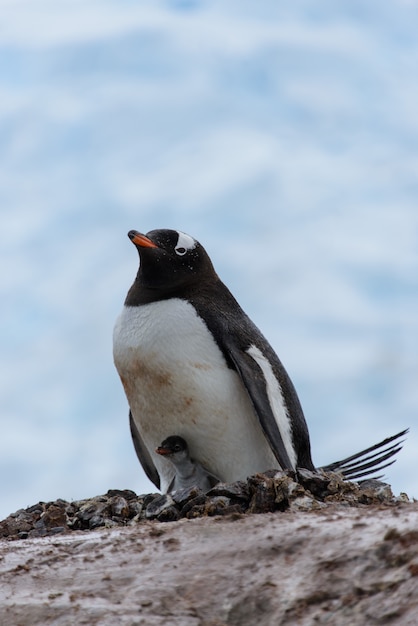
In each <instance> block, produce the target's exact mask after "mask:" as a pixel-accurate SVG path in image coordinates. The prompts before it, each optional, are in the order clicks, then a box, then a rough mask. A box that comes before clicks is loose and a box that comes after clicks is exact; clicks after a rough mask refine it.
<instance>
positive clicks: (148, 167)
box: [0, 0, 418, 518]
mask: <svg viewBox="0 0 418 626" xmlns="http://www.w3.org/2000/svg"><path fill="white" fill-rule="evenodd" d="M417 27H418V4H417V2H416V1H412V0H410V1H407V0H394V1H393V2H390V3H389V2H387V3H383V2H381V0H369V1H368V2H367V3H366V2H363V0H342V1H341V2H338V3H337V2H334V1H333V0H323V1H322V2H321V3H312V2H310V1H309V0H295V1H292V2H277V0H258V1H257V2H252V1H251V2H250V1H247V0H227V1H225V0H211V1H209V0H206V1H205V0H202V1H199V2H198V1H193V0H189V1H187V0H183V1H181V0H178V1H174V0H172V1H169V0H166V1H162V0H152V1H148V2H146V1H144V0H135V1H133V0H100V1H99V0H71V1H70V0H61V1H60V2H56V0H0V125H1V126H0V212H1V245H0V249H1V265H2V271H1V276H0V288H1V294H2V306H1V335H2V338H1V345H2V349H1V366H0V367H1V377H0V385H1V412H0V419H1V431H0V467H1V486H0V508H1V510H0V518H3V517H5V516H6V515H7V514H9V513H10V512H12V511H14V510H16V509H18V508H21V507H25V506H28V505H31V504H34V503H35V502H37V501H38V500H44V501H45V500H51V499H56V498H58V497H61V498H65V499H68V500H71V499H80V498H84V497H89V496H94V495H97V494H100V493H103V492H106V491H107V489H109V488H131V489H134V490H135V491H137V492H140V493H141V492H150V491H154V488H153V486H152V485H151V483H149V482H148V480H147V479H146V478H145V475H144V474H143V472H142V469H141V467H140V465H139V464H138V462H137V460H136V457H135V453H134V450H133V446H132V444H131V441H130V435H129V428H128V419H127V413H128V408H127V402H126V400H125V397H124V394H123V391H122V387H121V384H120V382H119V379H118V377H117V374H116V371H115V369H114V366H113V362H112V348H111V341H112V327H113V323H114V319H115V317H116V315H117V314H118V312H119V310H120V308H121V306H122V303H123V300H124V298H125V295H126V291H127V289H128V288H129V286H130V284H131V282H132V281H133V278H134V276H135V273H136V271H137V263H138V261H137V253H136V250H135V248H134V247H133V246H132V244H131V243H130V242H129V240H128V238H127V237H126V233H127V231H128V230H129V229H131V228H135V229H137V230H140V231H143V232H146V231H147V230H150V229H152V228H161V227H163V228H164V227H169V228H176V229H181V230H183V231H186V232H188V233H190V234H192V235H193V236H194V237H196V238H197V239H199V240H200V241H201V242H202V243H203V245H204V246H205V247H206V249H207V250H208V252H209V254H210V256H211V257H212V260H213V262H214V264H215V267H216V269H217V271H218V273H219V274H220V276H221V278H222V279H223V280H224V281H225V282H226V284H227V285H228V286H229V287H230V289H231V290H232V292H233V293H234V295H235V296H236V297H237V299H238V300H239V302H240V303H241V304H242V306H243V308H244V309H245V310H246V311H247V313H249V315H250V316H251V317H252V318H253V319H254V321H255V322H256V323H257V324H258V326H259V327H260V328H261V329H262V331H263V332H264V334H265V335H266V336H267V338H268V339H269V340H270V342H271V343H272V344H273V346H274V348H275V349H276V351H277V352H278V354H279V356H280V357H281V359H282V361H283V362H284V364H285V366H286V367H287V369H288V371H289V373H290V375H291V377H292V378H293V381H294V383H295V385H296V388H297V390H298V392H299V395H300V398H301V401H302V405H303V407H304V410H305V414H306V418H307V421H308V424H309V427H310V432H311V437H312V447H313V456H314V460H315V462H316V463H317V464H318V465H319V464H324V463H327V462H331V461H334V460H336V459H337V458H339V457H342V456H346V455H348V454H351V453H353V452H355V451H357V450H359V449H360V448H361V447H362V446H367V445H371V444H372V443H374V442H376V441H377V440H379V439H381V438H384V437H386V436H388V435H391V434H393V433H395V432H397V431H399V430H401V429H403V428H405V427H407V426H410V427H411V433H410V435H409V437H408V440H407V443H406V444H405V447H404V450H403V451H402V452H401V454H399V458H398V461H397V463H396V464H395V465H394V466H393V467H391V468H389V469H388V470H387V473H386V476H387V479H388V481H389V482H390V483H391V484H392V486H393V489H394V491H395V493H399V492H400V491H406V492H407V493H408V494H409V495H410V496H418V489H417V486H416V474H417V468H418V459H417V446H418V420H417V411H418V206H417V198H418V115H417V110H418V80H417V67H418V36H417Z"/></svg>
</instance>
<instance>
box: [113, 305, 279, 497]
mask: <svg viewBox="0 0 418 626" xmlns="http://www.w3.org/2000/svg"><path fill="white" fill-rule="evenodd" d="M113 353H114V360H115V365H116V368H117V370H118V373H119V376H120V378H121V380H122V384H123V386H124V389H125V392H126V396H127V398H128V402H129V406H130V409H131V411H132V415H133V418H134V420H135V423H136V425H137V427H138V429H139V432H140V433H141V436H142V437H143V440H144V442H145V445H146V446H147V448H148V450H149V451H150V453H151V455H152V458H153V460H154V463H155V465H156V467H157V469H158V472H159V474H160V477H161V479H162V481H161V482H162V484H161V489H162V490H163V491H165V490H166V489H167V488H168V485H169V481H170V480H171V477H172V468H171V467H170V465H171V464H170V463H169V462H168V461H167V460H166V459H163V458H162V457H161V456H160V455H158V454H155V453H154V449H155V448H156V446H158V445H160V443H161V442H162V441H163V440H164V439H165V438H166V437H168V436H170V435H179V436H181V437H184V439H186V441H187V442H188V444H189V448H190V454H191V456H192V458H195V459H196V460H197V461H199V462H200V463H201V464H202V465H203V466H204V467H206V468H208V470H210V471H211V472H212V473H213V474H215V475H216V476H219V477H220V478H221V479H222V480H224V481H234V480H240V479H245V478H246V477H247V476H249V475H251V474H254V473H256V472H259V471H263V470H266V469H271V468H273V467H277V461H276V460H275V457H274V456H273V453H272V452H271V450H270V447H269V446H268V444H267V441H266V439H265V437H264V435H263V433H262V431H261V427H260V426H259V423H258V418H257V416H256V415H255V412H254V409H253V407H252V404H251V402H250V399H249V397H248V394H247V392H246V390H245V388H244V386H243V384H242V382H241V380H240V379H239V377H238V375H237V374H236V372H235V371H233V370H231V369H229V368H228V367H227V364H226V362H225V359H224V357H223V355H222V352H221V351H220V349H219V348H218V346H217V344H216V342H215V341H214V339H213V337H212V335H211V334H210V332H209V330H208V328H207V327H206V325H205V323H204V322H203V321H202V319H201V318H200V317H199V316H198V315H197V313H196V310H195V309H194V307H193V306H192V305H191V304H189V303H188V302H185V301H183V300H180V299H176V298H174V299H171V300H164V301H161V302H153V303H150V304H146V305H142V306H137V307H126V306H125V307H124V309H123V310H122V313H121V314H120V316H119V318H118V319H117V321H116V325H115V329H114V336H113Z"/></svg>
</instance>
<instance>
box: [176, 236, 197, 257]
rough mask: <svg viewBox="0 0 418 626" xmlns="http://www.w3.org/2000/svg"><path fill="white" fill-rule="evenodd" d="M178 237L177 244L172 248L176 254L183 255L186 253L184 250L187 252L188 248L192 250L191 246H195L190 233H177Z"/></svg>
mask: <svg viewBox="0 0 418 626" xmlns="http://www.w3.org/2000/svg"><path fill="white" fill-rule="evenodd" d="M178 235H179V238H178V239H177V245H176V247H175V248H174V250H175V251H176V254H178V255H179V256H183V255H184V254H186V252H188V251H189V250H193V248H195V247H196V243H197V242H196V240H195V239H193V237H190V235H186V233H181V232H179V233H178Z"/></svg>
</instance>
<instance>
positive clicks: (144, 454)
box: [129, 411, 160, 489]
mask: <svg viewBox="0 0 418 626" xmlns="http://www.w3.org/2000/svg"><path fill="white" fill-rule="evenodd" d="M129 426H130V428H131V435H132V441H133V442H134V447H135V452H136V455H137V457H138V459H139V462H140V463H141V465H142V467H143V468H144V472H145V473H146V475H147V476H148V478H149V479H150V481H151V482H152V483H154V485H155V486H156V487H157V489H159V488H160V476H159V474H158V472H157V468H156V467H155V465H154V461H153V460H152V458H151V455H150V453H149V452H148V449H147V448H146V446H145V444H144V442H143V441H142V437H141V435H140V434H139V431H138V429H137V427H136V424H135V422H134V419H133V417H132V413H131V411H129Z"/></svg>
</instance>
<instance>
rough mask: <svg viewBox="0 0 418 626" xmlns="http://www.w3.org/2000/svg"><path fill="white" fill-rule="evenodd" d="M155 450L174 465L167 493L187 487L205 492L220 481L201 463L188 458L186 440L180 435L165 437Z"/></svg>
mask: <svg viewBox="0 0 418 626" xmlns="http://www.w3.org/2000/svg"><path fill="white" fill-rule="evenodd" d="M155 452H156V453H157V454H160V455H162V456H164V457H165V458H166V459H167V460H169V461H170V462H171V463H172V465H173V466H174V470H175V475H174V478H173V480H172V481H171V483H170V485H169V487H168V490H167V491H168V493H174V492H175V491H178V490H179V489H186V488H189V487H198V488H199V489H201V490H202V491H203V492H205V493H206V492H207V491H209V489H211V488H212V487H213V486H214V485H216V484H217V483H219V482H220V480H219V478H217V477H216V476H214V475H213V474H211V473H210V472H208V471H207V470H206V469H205V468H204V467H203V465H201V464H200V463H198V462H197V461H194V460H193V459H191V458H190V453H189V448H188V445H187V442H186V441H185V440H184V439H183V438H182V437H178V436H176V435H173V436H171V437H167V439H164V441H163V442H162V443H161V445H160V446H158V448H156V449H155Z"/></svg>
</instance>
